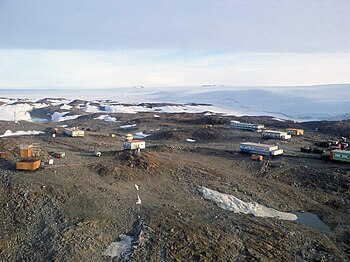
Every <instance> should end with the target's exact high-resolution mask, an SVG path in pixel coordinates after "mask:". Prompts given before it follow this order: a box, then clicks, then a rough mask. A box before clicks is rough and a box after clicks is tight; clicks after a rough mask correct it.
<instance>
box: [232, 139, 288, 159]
mask: <svg viewBox="0 0 350 262" xmlns="http://www.w3.org/2000/svg"><path fill="white" fill-rule="evenodd" d="M239 149H240V151H241V152H243V153H249V154H258V155H264V156H268V155H272V156H277V155H281V154H283V149H278V146H276V145H267V144H258V143H251V142H247V143H241V144H240V146H239Z"/></svg>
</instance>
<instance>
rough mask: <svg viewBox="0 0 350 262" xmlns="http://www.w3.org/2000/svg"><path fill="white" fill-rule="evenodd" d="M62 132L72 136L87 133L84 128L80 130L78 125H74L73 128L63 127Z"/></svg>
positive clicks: (82, 135) (81, 135) (80, 135)
mask: <svg viewBox="0 0 350 262" xmlns="http://www.w3.org/2000/svg"><path fill="white" fill-rule="evenodd" d="M62 133H63V134H64V135H67V136H71V137H84V135H85V133H84V131H83V130H80V129H79V128H77V127H72V128H65V129H63V131H62Z"/></svg>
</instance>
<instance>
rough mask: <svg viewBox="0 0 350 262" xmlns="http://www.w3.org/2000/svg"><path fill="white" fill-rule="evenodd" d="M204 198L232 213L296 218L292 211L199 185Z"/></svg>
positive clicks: (283, 218) (288, 218)
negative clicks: (285, 210)
mask: <svg viewBox="0 0 350 262" xmlns="http://www.w3.org/2000/svg"><path fill="white" fill-rule="evenodd" d="M199 192H201V193H202V194H203V196H204V198H206V199H208V200H211V201H213V202H214V203H215V204H216V205H217V206H218V207H220V208H222V209H226V210H229V211H233V212H234V213H243V214H252V215H254V216H256V217H275V218H278V219H282V220H292V221H294V220H297V219H298V217H297V216H296V215H294V214H292V213H287V212H281V211H278V210H276V209H273V208H269V207H265V206H263V205H260V204H258V203H256V202H244V201H242V200H240V199H238V198H236V197H234V196H232V195H228V194H223V193H220V192H217V191H215V190H211V189H208V188H205V187H200V188H199Z"/></svg>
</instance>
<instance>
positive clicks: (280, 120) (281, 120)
mask: <svg viewBox="0 0 350 262" xmlns="http://www.w3.org/2000/svg"><path fill="white" fill-rule="evenodd" d="M272 120H276V121H279V122H286V120H283V119H280V118H277V117H274V118H272Z"/></svg>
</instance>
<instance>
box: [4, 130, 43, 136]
mask: <svg viewBox="0 0 350 262" xmlns="http://www.w3.org/2000/svg"><path fill="white" fill-rule="evenodd" d="M40 134H45V132H42V131H32V130H28V131H16V132H12V131H11V130H7V131H6V132H5V133H4V134H3V135H1V136H0V137H8V136H28V135H40Z"/></svg>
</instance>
